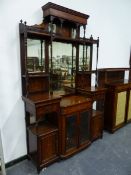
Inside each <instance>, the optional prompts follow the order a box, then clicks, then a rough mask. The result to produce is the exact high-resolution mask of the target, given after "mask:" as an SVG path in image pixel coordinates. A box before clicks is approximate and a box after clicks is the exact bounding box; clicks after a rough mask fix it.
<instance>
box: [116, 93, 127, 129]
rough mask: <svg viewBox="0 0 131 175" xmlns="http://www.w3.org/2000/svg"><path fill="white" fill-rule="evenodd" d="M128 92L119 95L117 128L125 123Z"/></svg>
mask: <svg viewBox="0 0 131 175" xmlns="http://www.w3.org/2000/svg"><path fill="white" fill-rule="evenodd" d="M126 101H127V91H123V92H119V93H117V106H116V120H115V126H118V125H120V124H122V123H124V122H125V113H126Z"/></svg>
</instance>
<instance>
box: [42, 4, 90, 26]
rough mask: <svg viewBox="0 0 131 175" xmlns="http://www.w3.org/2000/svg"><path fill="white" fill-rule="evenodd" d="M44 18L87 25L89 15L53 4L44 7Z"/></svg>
mask: <svg viewBox="0 0 131 175" xmlns="http://www.w3.org/2000/svg"><path fill="white" fill-rule="evenodd" d="M42 10H43V16H44V17H47V16H55V17H59V18H62V19H65V20H69V21H73V22H77V23H80V24H83V25H86V24H87V19H88V18H89V15H86V14H83V13H80V12H77V11H75V10H72V9H69V8H65V7H63V6H60V5H57V4H54V3H52V2H49V3H47V4H46V5H44V6H43V7H42Z"/></svg>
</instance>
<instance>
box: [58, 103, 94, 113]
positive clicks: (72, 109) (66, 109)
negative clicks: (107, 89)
mask: <svg viewBox="0 0 131 175" xmlns="http://www.w3.org/2000/svg"><path fill="white" fill-rule="evenodd" d="M91 107H92V104H91V103H84V104H79V105H74V106H68V107H64V108H61V114H62V115H66V114H71V113H76V112H78V111H81V110H87V109H90V108H91Z"/></svg>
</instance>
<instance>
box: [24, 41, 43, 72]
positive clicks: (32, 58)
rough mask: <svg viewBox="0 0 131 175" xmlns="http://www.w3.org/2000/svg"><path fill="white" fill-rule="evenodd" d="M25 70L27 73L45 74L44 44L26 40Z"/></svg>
mask: <svg viewBox="0 0 131 175" xmlns="http://www.w3.org/2000/svg"><path fill="white" fill-rule="evenodd" d="M27 70H28V72H32V73H36V72H45V42H44V41H43V40H36V39H27Z"/></svg>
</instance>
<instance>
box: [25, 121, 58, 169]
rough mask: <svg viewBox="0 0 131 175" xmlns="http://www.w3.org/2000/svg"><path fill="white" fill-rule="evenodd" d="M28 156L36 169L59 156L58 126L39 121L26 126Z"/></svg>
mask: <svg viewBox="0 0 131 175" xmlns="http://www.w3.org/2000/svg"><path fill="white" fill-rule="evenodd" d="M28 135H29V140H28V141H29V142H28V149H29V150H28V156H29V157H30V158H31V159H32V160H33V161H34V163H35V164H36V166H37V168H38V170H40V169H41V167H43V166H46V165H48V164H50V163H52V162H54V161H55V160H57V159H58V158H59V156H58V155H59V154H58V128H57V127H55V126H54V125H51V124H50V123H41V124H39V125H38V126H36V125H33V126H30V127H29V128H28Z"/></svg>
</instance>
